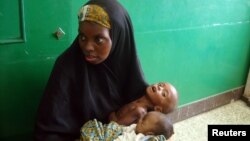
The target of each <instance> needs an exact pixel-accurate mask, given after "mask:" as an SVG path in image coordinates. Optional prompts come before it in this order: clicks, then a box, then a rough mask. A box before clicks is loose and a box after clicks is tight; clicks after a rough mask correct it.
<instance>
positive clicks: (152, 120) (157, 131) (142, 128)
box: [135, 111, 174, 139]
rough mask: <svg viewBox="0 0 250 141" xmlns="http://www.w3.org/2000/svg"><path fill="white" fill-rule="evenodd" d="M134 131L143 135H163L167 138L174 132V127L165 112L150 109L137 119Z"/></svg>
mask: <svg viewBox="0 0 250 141" xmlns="http://www.w3.org/2000/svg"><path fill="white" fill-rule="evenodd" d="M135 132H136V133H137V134H138V133H142V134H144V135H163V136H164V137H165V138H166V139H169V138H170V137H171V136H172V135H173V134H174V128H173V124H172V123H171V122H170V119H169V118H168V117H167V116H166V115H165V114H163V113H160V112H157V111H152V112H148V113H147V114H146V115H145V116H144V117H143V118H141V119H140V120H139V121H138V123H137V125H136V128H135Z"/></svg>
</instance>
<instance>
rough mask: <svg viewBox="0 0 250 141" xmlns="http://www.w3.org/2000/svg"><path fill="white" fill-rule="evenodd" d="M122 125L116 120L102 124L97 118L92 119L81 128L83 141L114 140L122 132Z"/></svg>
mask: <svg viewBox="0 0 250 141" xmlns="http://www.w3.org/2000/svg"><path fill="white" fill-rule="evenodd" d="M122 131H123V130H122V126H121V125H119V124H117V123H116V122H110V123H109V124H102V123H101V122H99V121H97V120H96V119H94V120H90V121H88V122H87V123H85V124H84V125H83V127H82V128H81V131H80V133H81V136H80V140H81V141H113V140H114V139H116V138H117V137H118V136H119V135H121V134H122Z"/></svg>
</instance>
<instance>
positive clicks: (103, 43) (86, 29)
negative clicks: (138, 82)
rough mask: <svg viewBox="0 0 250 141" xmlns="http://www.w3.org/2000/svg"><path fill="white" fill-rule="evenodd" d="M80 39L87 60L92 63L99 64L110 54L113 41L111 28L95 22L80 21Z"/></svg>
mask: <svg viewBox="0 0 250 141" xmlns="http://www.w3.org/2000/svg"><path fill="white" fill-rule="evenodd" d="M78 33H79V36H78V40H79V45H80V48H81V50H82V52H83V54H84V57H85V60H86V61H87V62H89V63H91V64H99V63H101V62H103V61H104V60H106V59H107V58H108V56H109V53H110V50H111V47H112V41H111V38H110V35H109V29H108V28H106V27H103V26H101V25H99V24H96V23H94V22H89V21H84V22H80V23H79V29H78Z"/></svg>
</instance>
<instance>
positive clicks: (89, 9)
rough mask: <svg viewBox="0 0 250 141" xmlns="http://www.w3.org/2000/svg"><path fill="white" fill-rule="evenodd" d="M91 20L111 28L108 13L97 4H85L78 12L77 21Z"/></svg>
mask: <svg viewBox="0 0 250 141" xmlns="http://www.w3.org/2000/svg"><path fill="white" fill-rule="evenodd" d="M85 20H87V21H92V22H96V23H98V24H100V25H102V26H104V27H107V28H109V29H110V28H111V26H110V20H109V16H108V14H107V13H106V12H105V11H104V9H103V8H101V7H100V6H98V5H85V6H83V7H81V9H80V10H79V13H78V21H79V22H82V21H85Z"/></svg>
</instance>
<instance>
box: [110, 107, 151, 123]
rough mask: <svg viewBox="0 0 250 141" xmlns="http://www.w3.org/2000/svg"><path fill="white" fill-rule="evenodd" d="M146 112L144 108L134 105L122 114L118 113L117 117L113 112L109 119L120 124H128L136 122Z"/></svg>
mask: <svg viewBox="0 0 250 141" xmlns="http://www.w3.org/2000/svg"><path fill="white" fill-rule="evenodd" d="M146 113H147V111H146V109H144V108H142V107H136V108H134V109H133V110H131V111H129V112H128V113H126V114H124V115H119V117H117V116H116V114H115V113H114V112H113V113H111V114H110V116H109V119H110V120H112V121H115V122H117V123H118V124H120V125H126V126H128V125H131V124H133V123H137V122H138V121H139V119H140V118H142V117H143V116H144V115H145V114H146Z"/></svg>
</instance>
